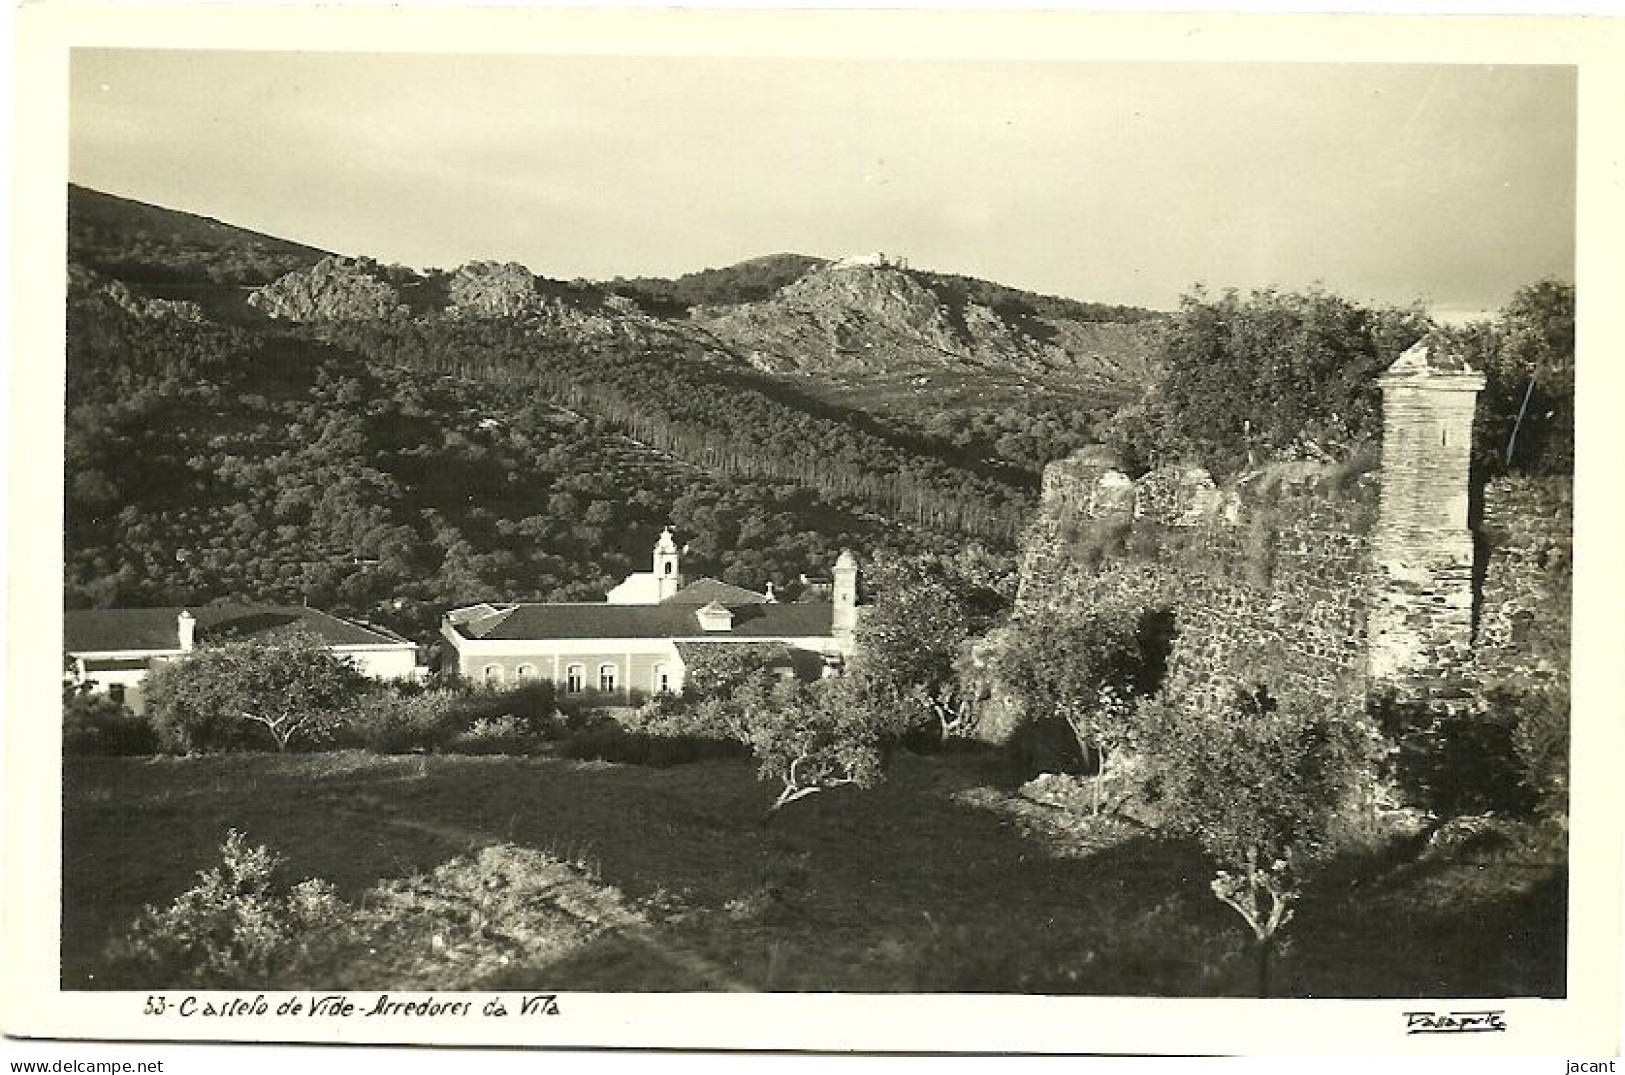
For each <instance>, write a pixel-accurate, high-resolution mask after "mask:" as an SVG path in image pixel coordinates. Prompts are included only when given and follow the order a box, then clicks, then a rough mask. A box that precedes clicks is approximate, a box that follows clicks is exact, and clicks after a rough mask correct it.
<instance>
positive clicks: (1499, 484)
mask: <svg viewBox="0 0 1625 1075" xmlns="http://www.w3.org/2000/svg"><path fill="white" fill-rule="evenodd" d="M1573 520H1574V487H1573V484H1572V483H1571V482H1570V481H1568V480H1567V479H1558V478H1502V479H1499V480H1497V481H1494V482H1491V483H1490V484H1489V486H1488V488H1486V489H1485V491H1484V498H1483V512H1482V518H1481V520H1480V521H1479V525H1478V528H1477V531H1478V537H1479V546H1480V554H1479V560H1480V563H1481V565H1482V567H1481V575H1480V577H1479V580H1478V586H1477V591H1478V594H1479V601H1478V606H1477V614H1476V625H1475V629H1474V636H1473V658H1472V665H1471V671H1472V674H1473V676H1474V677H1475V679H1476V680H1477V681H1479V682H1480V683H1485V684H1488V683H1494V682H1496V681H1499V680H1513V681H1517V682H1522V683H1526V684H1532V685H1552V686H1557V685H1564V686H1566V685H1567V682H1568V675H1569V647H1570V644H1571V635H1570V629H1571V618H1572V611H1573V597H1574V523H1573Z"/></svg>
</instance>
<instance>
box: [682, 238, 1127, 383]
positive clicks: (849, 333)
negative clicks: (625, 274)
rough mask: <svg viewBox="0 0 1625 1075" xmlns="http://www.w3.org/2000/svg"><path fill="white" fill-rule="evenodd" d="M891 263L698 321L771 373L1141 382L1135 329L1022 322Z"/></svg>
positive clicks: (833, 268)
mask: <svg viewBox="0 0 1625 1075" xmlns="http://www.w3.org/2000/svg"><path fill="white" fill-rule="evenodd" d="M921 280H922V277H921V276H920V275H919V274H916V273H913V272H910V271H909V270H906V269H903V268H900V267H898V266H896V265H893V264H890V263H880V264H873V265H871V264H843V263H837V264H835V265H828V266H821V267H818V268H815V269H813V270H811V271H809V272H808V273H807V274H806V275H804V276H802V277H801V278H800V279H799V280H796V281H795V282H794V283H791V284H789V285H788V286H786V287H784V288H783V289H781V290H780V291H779V292H778V293H777V294H776V295H774V296H773V297H772V298H770V299H768V300H766V301H763V302H757V303H750V304H747V305H740V306H728V307H700V308H698V309H696V310H695V311H694V315H693V319H694V321H695V322H696V324H698V325H699V326H701V327H703V328H704V329H705V330H706V331H707V332H709V333H710V334H711V335H712V336H714V337H715V338H716V339H717V340H719V341H720V342H722V343H724V344H725V345H727V346H728V347H729V348H730V349H731V350H733V351H735V352H736V353H738V354H739V355H741V356H742V357H744V358H745V359H746V360H747V361H749V362H750V363H751V364H752V365H754V366H755V367H756V368H758V369H760V370H763V371H765V372H769V373H814V374H816V373H854V372H864V371H868V370H874V371H885V372H898V371H921V372H931V371H938V370H952V369H955V368H959V369H983V368H1003V369H1010V370H1015V371H1024V372H1049V371H1076V372H1097V373H1100V374H1102V375H1116V374H1118V373H1120V372H1123V371H1124V368H1125V367H1126V368H1127V369H1128V371H1129V372H1132V373H1135V374H1138V373H1139V372H1142V371H1143V369H1144V366H1145V363H1146V361H1147V355H1148V354H1149V349H1148V346H1147V343H1146V340H1145V334H1144V331H1143V329H1141V328H1139V327H1137V326H1135V325H1129V324H1117V323H1110V322H1084V321H1073V320H1068V319H1064V318H1045V317H1037V316H1032V317H1024V318H1023V319H1022V322H1023V323H1020V324H1017V323H1014V322H1012V321H1010V320H1007V319H1006V318H1005V317H1003V316H1001V315H1000V314H999V312H998V311H996V310H994V309H992V308H991V307H989V306H986V305H983V304H982V303H979V302H976V301H975V300H972V299H963V298H962V299H955V298H954V297H953V296H951V295H947V296H945V295H944V294H941V293H939V292H938V291H937V290H934V289H933V288H931V287H928V286H926V284H924V283H922V282H921Z"/></svg>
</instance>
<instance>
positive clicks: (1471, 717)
mask: <svg viewBox="0 0 1625 1075" xmlns="http://www.w3.org/2000/svg"><path fill="white" fill-rule="evenodd" d="M1520 708H1521V707H1520V703H1518V702H1517V701H1516V698H1515V696H1513V695H1510V694H1499V695H1493V696H1492V699H1491V700H1490V703H1489V704H1488V705H1481V706H1478V707H1475V708H1474V709H1472V710H1468V711H1454V712H1452V711H1446V710H1441V709H1436V708H1432V707H1430V706H1429V705H1428V704H1427V703H1425V702H1411V701H1400V700H1398V699H1396V698H1394V697H1393V696H1391V695H1384V696H1382V697H1379V698H1376V699H1373V700H1372V702H1371V703H1370V709H1371V713H1372V716H1373V717H1374V719H1375V720H1376V723H1377V726H1378V727H1379V728H1380V729H1381V730H1382V732H1383V733H1384V735H1386V736H1387V737H1388V739H1389V740H1390V742H1391V743H1392V749H1391V753H1390V765H1389V769H1390V771H1389V774H1388V775H1389V777H1390V779H1391V780H1392V781H1393V783H1394V784H1395V786H1396V787H1397V788H1398V790H1399V792H1400V794H1401V795H1402V796H1403V797H1404V799H1405V802H1406V803H1407V804H1409V805H1412V806H1417V807H1420V808H1422V809H1423V810H1426V811H1428V812H1429V813H1431V814H1434V815H1436V816H1438V817H1441V818H1453V817H1461V816H1463V815H1466V814H1482V813H1486V812H1495V813H1505V814H1513V815H1526V814H1529V813H1530V812H1532V811H1533V809H1534V807H1535V805H1536V802H1537V800H1538V795H1537V794H1536V793H1535V791H1533V790H1532V788H1531V786H1530V784H1529V782H1528V779H1527V777H1526V764H1525V761H1524V759H1523V757H1521V756H1520V753H1519V750H1518V728H1519V720H1520V718H1519V712H1520ZM1565 723H1566V714H1565ZM1538 738H1539V737H1538V736H1537V735H1536V733H1535V726H1534V724H1533V723H1532V724H1531V729H1530V737H1529V741H1530V750H1531V752H1532V753H1534V754H1538V755H1539V757H1540V759H1542V760H1540V761H1538V762H1537V764H1540V765H1546V766H1549V764H1550V763H1549V761H1547V760H1545V759H1549V757H1550V753H1551V752H1550V750H1549V749H1547V748H1543V747H1538V746H1537V739H1538ZM1564 754H1565V760H1564V765H1565V767H1566V765H1567V761H1566V747H1565V749H1564Z"/></svg>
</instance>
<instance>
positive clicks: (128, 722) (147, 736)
mask: <svg viewBox="0 0 1625 1075" xmlns="http://www.w3.org/2000/svg"><path fill="white" fill-rule="evenodd" d="M157 747H158V738H157V736H156V735H155V734H154V733H153V730H152V724H151V723H149V722H148V721H147V720H146V719H145V718H143V717H138V716H135V715H134V714H133V713H131V712H130V711H129V710H128V709H126V708H125V707H124V706H122V705H120V704H119V703H118V702H115V701H113V699H111V698H109V697H108V696H107V695H105V694H90V693H87V692H83V691H79V692H75V693H73V694H71V695H69V696H68V697H65V698H64V699H63V702H62V752H63V753H64V754H80V755H83V754H110V755H130V754H151V753H152V752H153V751H155V750H156V749H157Z"/></svg>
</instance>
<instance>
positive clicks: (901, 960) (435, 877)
mask: <svg viewBox="0 0 1625 1075" xmlns="http://www.w3.org/2000/svg"><path fill="white" fill-rule="evenodd" d="M1004 777H1005V774H1004V773H1003V771H1002V770H1001V768H1000V766H999V764H998V763H997V762H996V761H995V760H994V759H992V758H991V757H989V756H983V755H974V754H954V755H941V756H936V757H917V756H914V755H908V754H904V755H901V756H899V757H898V758H897V759H896V764H895V766H894V768H893V770H892V772H891V775H890V778H889V779H888V781H887V782H886V783H885V784H884V785H882V786H881V787H879V788H876V789H874V790H871V791H852V790H850V789H843V790H839V791H835V792H831V793H828V794H825V795H818V796H814V797H812V798H811V799H808V800H804V801H802V802H799V803H796V804H794V805H792V806H791V807H789V808H787V809H786V810H785V811H783V812H782V813H781V814H780V815H778V816H777V817H776V818H775V819H774V820H773V822H772V823H771V824H770V825H766V826H764V825H762V824H761V818H762V811H763V808H764V807H765V805H766V804H767V802H768V801H769V799H770V797H771V795H770V792H769V789H768V788H767V787H766V786H765V785H762V784H760V783H758V782H757V780H756V779H755V774H754V771H753V769H752V767H751V766H750V765H749V764H748V763H744V762H710V763H700V764H694V765H686V766H678V767H673V768H668V769H652V768H643V767H636V766H617V765H609V764H605V763H599V762H570V761H564V760H558V759H552V758H517V757H458V756H428V757H379V756H375V755H370V754H362V753H350V752H345V753H333V754H315V755H288V756H275V755H235V756H216V757H198V758H153V759H116V758H78V759H70V760H69V761H68V762H67V764H66V770H65V778H66V797H65V832H64V856H65V857H64V871H63V873H64V877H63V880H64V888H65V892H64V897H63V900H64V902H63V953H62V954H63V985H64V988H70V989H81V988H96V987H97V986H98V985H105V984H107V982H106V980H105V975H103V977H102V979H101V980H98V974H100V973H101V972H102V970H103V968H104V967H105V966H106V961H107V954H106V953H107V950H108V945H109V943H110V942H111V941H113V940H114V939H116V938H117V937H119V936H120V935H121V934H123V933H124V932H125V931H126V930H127V928H128V925H129V923H130V922H131V921H132V920H133V919H134V918H135V917H136V916H137V914H138V913H139V912H140V910H141V908H142V907H143V905H146V904H167V903H168V902H169V901H171V900H173V899H174V898H175V897H176V896H177V895H178V894H179V893H181V892H182V891H183V890H185V889H186V888H188V887H189V886H190V885H191V884H192V883H193V881H194V879H195V874H196V873H197V872H198V871H199V870H202V869H204V868H206V867H208V866H211V865H213V864H214V862H215V861H216V859H217V857H218V849H219V847H220V844H221V842H222V840H223V839H224V837H225V835H226V832H227V830H228V829H230V828H237V829H239V830H241V831H242V832H243V833H244V834H245V835H246V836H247V838H248V839H249V841H250V842H251V843H255V844H265V845H268V846H270V847H271V848H273V849H275V850H276V851H278V852H280V853H282V854H283V855H284V856H285V857H286V859H287V872H288V874H289V875H290V879H292V880H299V879H303V878H308V877H320V878H325V879H327V880H329V881H331V882H332V883H333V884H334V885H335V886H336V887H337V890H338V894H339V896H340V897H342V898H343V899H344V900H346V901H348V904H349V905H350V906H352V907H353V908H355V913H356V915H357V916H358V917H359V918H365V919H366V920H367V921H368V923H370V925H369V929H370V932H365V931H364V933H363V934H362V936H363V938H364V939H362V940H359V941H358V940H355V939H354V938H351V939H350V942H349V943H350V949H349V950H346V951H344V952H342V953H334V955H333V958H332V959H330V960H329V961H328V962H327V964H326V967H327V969H325V970H322V971H320V972H318V973H319V975H321V976H323V980H321V981H303V980H301V981H298V982H292V981H268V982H263V983H245V984H254V985H266V986H282V987H304V986H313V987H314V986H327V987H348V988H355V989H380V988H397V989H404V988H468V989H526V988H535V989H543V988H545V989H547V990H605V991H609V990H642V991H660V990H723V989H745V990H818V991H824V990H831V991H842V992H887V991H920V992H929V991H953V992H1046V993H1088V994H1128V995H1195V996H1227V995H1248V994H1249V993H1250V992H1251V991H1252V990H1253V989H1254V984H1255V980H1254V974H1253V967H1252V963H1251V961H1250V960H1249V958H1248V955H1247V950H1246V948H1245V945H1244V938H1243V934H1242V929H1241V926H1240V920H1239V919H1238V918H1236V917H1235V916H1234V914H1233V913H1232V912H1230V911H1229V910H1227V909H1226V908H1224V907H1222V906H1221V905H1220V904H1219V903H1218V902H1217V901H1216V900H1214V899H1213V897H1212V896H1211V895H1210V893H1209V892H1208V889H1207V881H1208V878H1210V877H1211V870H1210V869H1209V868H1208V867H1207V866H1206V865H1205V864H1204V863H1203V862H1202V860H1201V859H1200V858H1199V857H1198V856H1197V855H1196V854H1195V853H1194V852H1193V851H1192V849H1190V848H1187V847H1184V846H1182V845H1179V844H1174V843H1170V842H1167V841H1164V840H1161V839H1158V838H1156V837H1155V836H1154V835H1153V834H1151V833H1148V832H1146V831H1145V830H1143V829H1140V828H1138V827H1136V826H1133V825H1130V824H1128V823H1126V822H1114V821H1095V820H1091V819H1089V818H1087V817H1081V816H1077V815H1074V814H1071V813H1068V812H1067V811H1064V810H1061V809H1058V808H1056V807H1053V806H1047V805H1043V804H1040V803H1037V802H1033V801H1030V800H1028V799H1026V798H1023V797H1022V796H1020V795H1019V794H1018V792H1017V789H1015V788H1014V787H1012V786H1009V785H1008V782H1007V781H1005V779H1004ZM1554 844H1555V845H1556V846H1559V847H1560V846H1561V844H1560V842H1558V841H1556V840H1554V839H1553V834H1552V833H1550V832H1547V833H1540V832H1536V831H1535V830H1518V831H1516V832H1514V833H1513V834H1512V835H1511V836H1507V835H1505V834H1503V835H1502V837H1501V838H1499V839H1498V840H1496V841H1491V842H1490V843H1487V844H1486V843H1484V842H1483V841H1480V842H1479V844H1478V846H1476V847H1475V846H1473V845H1472V844H1470V843H1469V844H1464V845H1462V846H1460V847H1459V848H1458V849H1457V850H1455V851H1453V852H1449V853H1439V852H1427V853H1423V854H1420V855H1419V854H1417V853H1416V849H1414V848H1411V849H1404V848H1389V849H1386V851H1385V853H1384V854H1381V855H1376V854H1373V855H1371V856H1368V857H1367V858H1365V859H1363V860H1360V861H1345V862H1341V863H1337V864H1334V866H1333V868H1332V869H1331V870H1330V871H1329V872H1328V873H1327V875H1326V877H1325V879H1324V880H1323V881H1322V882H1321V883H1320V884H1319V885H1318V887H1317V889H1316V890H1315V891H1314V892H1313V893H1312V894H1311V895H1310V896H1309V897H1308V898H1307V899H1306V900H1305V902H1304V904H1303V906H1302V909H1301V911H1300V914H1299V917H1298V920H1297V921H1296V922H1295V923H1293V925H1292V926H1291V927H1290V929H1289V932H1290V934H1291V938H1292V939H1291V942H1290V944H1289V946H1288V947H1287V949H1286V950H1285V951H1284V952H1283V953H1282V955H1281V957H1280V959H1279V960H1278V963H1277V968H1276V975H1275V986H1274V988H1275V992H1276V993H1277V994H1279V995H1298V996H1385V995H1386V996H1430V995H1431V996H1509V995H1547V996H1551V995H1561V993H1562V992H1563V988H1564V986H1563V981H1564V979H1563V950H1564V943H1563V937H1564V905H1565V902H1566V899H1565V878H1566V871H1565V870H1564V868H1563V866H1562V864H1561V862H1560V861H1553V860H1554V859H1560V858H1561V855H1560V854H1554V853H1552V852H1550V851H1548V850H1544V849H1546V848H1549V847H1551V846H1553V845H1554ZM365 938H372V939H365ZM341 957H342V958H341ZM153 984H154V985H160V984H164V983H153Z"/></svg>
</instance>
